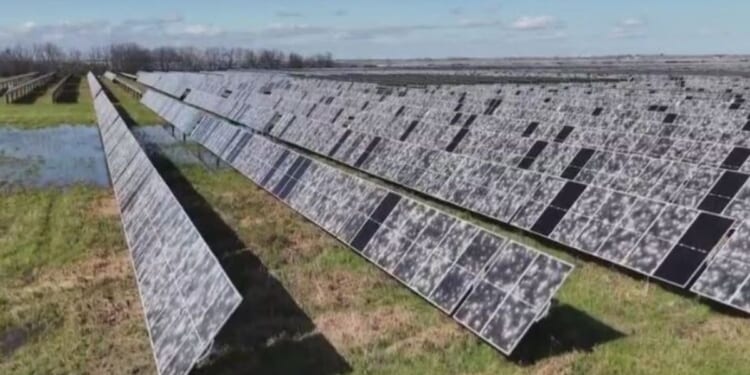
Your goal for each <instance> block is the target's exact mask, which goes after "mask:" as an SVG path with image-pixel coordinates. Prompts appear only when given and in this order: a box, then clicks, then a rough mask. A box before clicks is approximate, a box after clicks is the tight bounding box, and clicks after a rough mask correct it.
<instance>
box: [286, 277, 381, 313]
mask: <svg viewBox="0 0 750 375" xmlns="http://www.w3.org/2000/svg"><path fill="white" fill-rule="evenodd" d="M292 277H293V279H292V281H291V283H292V288H293V289H294V291H295V292H294V294H296V295H298V296H303V298H304V299H305V304H306V305H309V306H311V307H314V308H325V309H327V310H341V309H344V308H348V307H352V306H355V305H357V304H358V301H359V300H360V299H361V298H362V297H363V296H364V294H365V292H366V291H368V290H372V289H373V288H376V287H377V286H378V284H379V281H378V280H377V279H376V278H375V277H372V276H369V275H366V274H362V273H355V272H351V271H346V270H337V269H333V270H312V271H307V272H294V273H293V276H292Z"/></svg>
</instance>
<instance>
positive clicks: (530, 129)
mask: <svg viewBox="0 0 750 375" xmlns="http://www.w3.org/2000/svg"><path fill="white" fill-rule="evenodd" d="M537 126H539V123H538V122H536V121H534V122H532V123H531V124H529V126H527V127H526V130H524V131H523V134H521V136H522V137H529V136H531V134H532V133H534V130H536V128H537Z"/></svg>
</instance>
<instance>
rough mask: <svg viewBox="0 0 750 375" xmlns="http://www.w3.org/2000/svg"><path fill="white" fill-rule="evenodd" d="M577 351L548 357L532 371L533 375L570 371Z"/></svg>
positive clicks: (557, 374) (559, 374)
mask: <svg viewBox="0 0 750 375" xmlns="http://www.w3.org/2000/svg"><path fill="white" fill-rule="evenodd" d="M578 357H579V354H578V353H568V354H565V355H561V356H557V357H553V358H550V359H548V360H546V361H544V362H543V363H541V364H539V366H537V368H536V369H535V370H534V371H533V373H534V374H535V375H566V374H570V373H572V366H573V363H574V362H575V361H576V359H578Z"/></svg>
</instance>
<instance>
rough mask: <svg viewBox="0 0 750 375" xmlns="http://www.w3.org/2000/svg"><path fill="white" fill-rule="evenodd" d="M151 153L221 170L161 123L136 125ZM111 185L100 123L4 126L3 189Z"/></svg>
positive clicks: (0, 145) (0, 138) (0, 144)
mask: <svg viewBox="0 0 750 375" xmlns="http://www.w3.org/2000/svg"><path fill="white" fill-rule="evenodd" d="M133 133H134V134H135V136H136V138H138V140H139V142H140V143H141V145H142V146H143V147H144V149H146V150H147V151H148V152H150V153H152V152H156V151H159V152H160V153H161V154H163V155H165V156H167V157H168V158H169V159H170V160H172V161H173V162H174V163H177V164H186V165H193V164H196V165H204V166H206V167H210V168H212V169H215V168H217V164H216V162H217V160H216V157H214V156H213V155H211V153H210V152H208V151H206V150H205V149H203V148H199V147H192V146H193V145H192V144H191V143H186V142H183V141H182V139H181V138H182V136H181V135H180V134H175V135H174V136H173V135H172V132H171V130H170V129H168V128H163V127H161V126H148V127H138V128H134V129H133ZM74 184H85V185H94V186H101V187H106V186H109V177H108V172H107V166H106V161H105V159H104V150H103V149H102V144H101V139H100V138H99V131H98V130H97V128H96V127H92V126H80V125H60V126H57V127H52V128H44V129H35V130H24V129H17V128H14V127H12V126H0V187H8V186H11V187H13V186H16V187H17V186H20V187H64V186H70V185H74Z"/></svg>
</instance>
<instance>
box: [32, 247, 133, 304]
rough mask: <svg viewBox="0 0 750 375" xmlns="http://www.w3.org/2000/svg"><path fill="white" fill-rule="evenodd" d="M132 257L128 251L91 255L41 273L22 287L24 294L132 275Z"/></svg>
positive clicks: (91, 283)
mask: <svg viewBox="0 0 750 375" xmlns="http://www.w3.org/2000/svg"><path fill="white" fill-rule="evenodd" d="M131 273H132V271H131V266H130V257H129V255H128V254H127V251H118V252H117V254H113V255H108V256H105V257H102V258H100V257H96V256H95V257H90V258H86V259H84V260H82V261H79V262H76V263H73V264H72V265H70V266H67V267H65V268H58V269H53V270H49V271H47V272H44V273H42V274H40V275H39V276H38V277H37V279H36V280H35V281H34V283H33V284H31V285H29V286H27V287H24V288H22V289H20V292H22V293H24V294H33V293H38V292H54V291H61V290H69V289H75V288H80V287H84V286H87V285H93V284H96V283H100V282H104V281H107V280H123V279H128V278H130V277H131Z"/></svg>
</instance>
